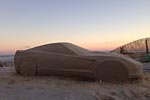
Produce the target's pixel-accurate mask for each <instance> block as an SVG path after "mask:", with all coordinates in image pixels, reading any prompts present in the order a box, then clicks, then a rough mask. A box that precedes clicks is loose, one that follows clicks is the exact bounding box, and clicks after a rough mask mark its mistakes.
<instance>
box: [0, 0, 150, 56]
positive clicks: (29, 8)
mask: <svg viewBox="0 0 150 100" xmlns="http://www.w3.org/2000/svg"><path fill="white" fill-rule="evenodd" d="M149 36H150V0H0V55H2V54H13V53H14V52H15V51H16V50H17V49H27V48H30V47H34V46H37V45H42V44H48V43H53V42H71V43H75V44H77V45H79V46H82V47H84V48H87V49H90V50H111V49H114V48H116V47H118V46H120V45H123V44H125V43H128V42H131V41H134V40H136V39H140V38H145V37H149Z"/></svg>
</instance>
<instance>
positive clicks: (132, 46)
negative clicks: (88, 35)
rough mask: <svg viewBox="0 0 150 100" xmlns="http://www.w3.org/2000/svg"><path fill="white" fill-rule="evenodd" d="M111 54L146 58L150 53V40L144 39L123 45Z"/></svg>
mask: <svg viewBox="0 0 150 100" xmlns="http://www.w3.org/2000/svg"><path fill="white" fill-rule="evenodd" d="M111 52H116V53H120V54H124V55H128V56H130V57H132V58H140V57H145V56H146V54H149V53H150V38H143V39H139V40H136V41H133V42H130V43H128V44H125V45H122V46H120V47H118V48H116V49H114V50H112V51H111Z"/></svg>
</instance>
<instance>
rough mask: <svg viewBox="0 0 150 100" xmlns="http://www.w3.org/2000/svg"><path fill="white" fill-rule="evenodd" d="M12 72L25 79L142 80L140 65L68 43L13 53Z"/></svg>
mask: <svg viewBox="0 0 150 100" xmlns="http://www.w3.org/2000/svg"><path fill="white" fill-rule="evenodd" d="M14 61H15V69H16V71H17V72H18V73H19V74H21V75H24V76H34V75H60V76H70V77H77V78H84V79H94V80H101V81H104V82H112V81H127V80H130V79H141V78H142V75H143V71H142V65H141V64H140V63H139V62H137V61H135V60H133V59H131V58H128V57H125V56H123V55H121V54H115V53H103V52H95V51H90V50H87V49H84V48H81V47H79V46H76V45H74V44H71V43H52V44H46V45H42V46H38V47H34V48H31V49H27V50H22V51H17V52H16V54H15V58H14Z"/></svg>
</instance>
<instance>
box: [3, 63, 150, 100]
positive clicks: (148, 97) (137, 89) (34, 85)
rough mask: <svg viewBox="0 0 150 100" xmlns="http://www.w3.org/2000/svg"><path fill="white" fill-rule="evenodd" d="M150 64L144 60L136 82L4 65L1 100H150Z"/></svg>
mask: <svg viewBox="0 0 150 100" xmlns="http://www.w3.org/2000/svg"><path fill="white" fill-rule="evenodd" d="M149 68H150V64H144V71H145V78H144V80H143V81H142V82H132V83H131V82H130V83H129V82H128V83H103V82H101V83H100V82H86V81H79V80H77V79H70V78H63V77H61V78H60V77H52V76H51V77H46V76H37V77H23V76H20V75H17V74H16V72H15V69H14V68H13V67H5V68H0V100H150V72H149ZM147 69H148V70H147Z"/></svg>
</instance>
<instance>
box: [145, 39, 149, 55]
mask: <svg viewBox="0 0 150 100" xmlns="http://www.w3.org/2000/svg"><path fill="white" fill-rule="evenodd" d="M145 45H146V54H148V53H149V50H148V39H146V40H145Z"/></svg>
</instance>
